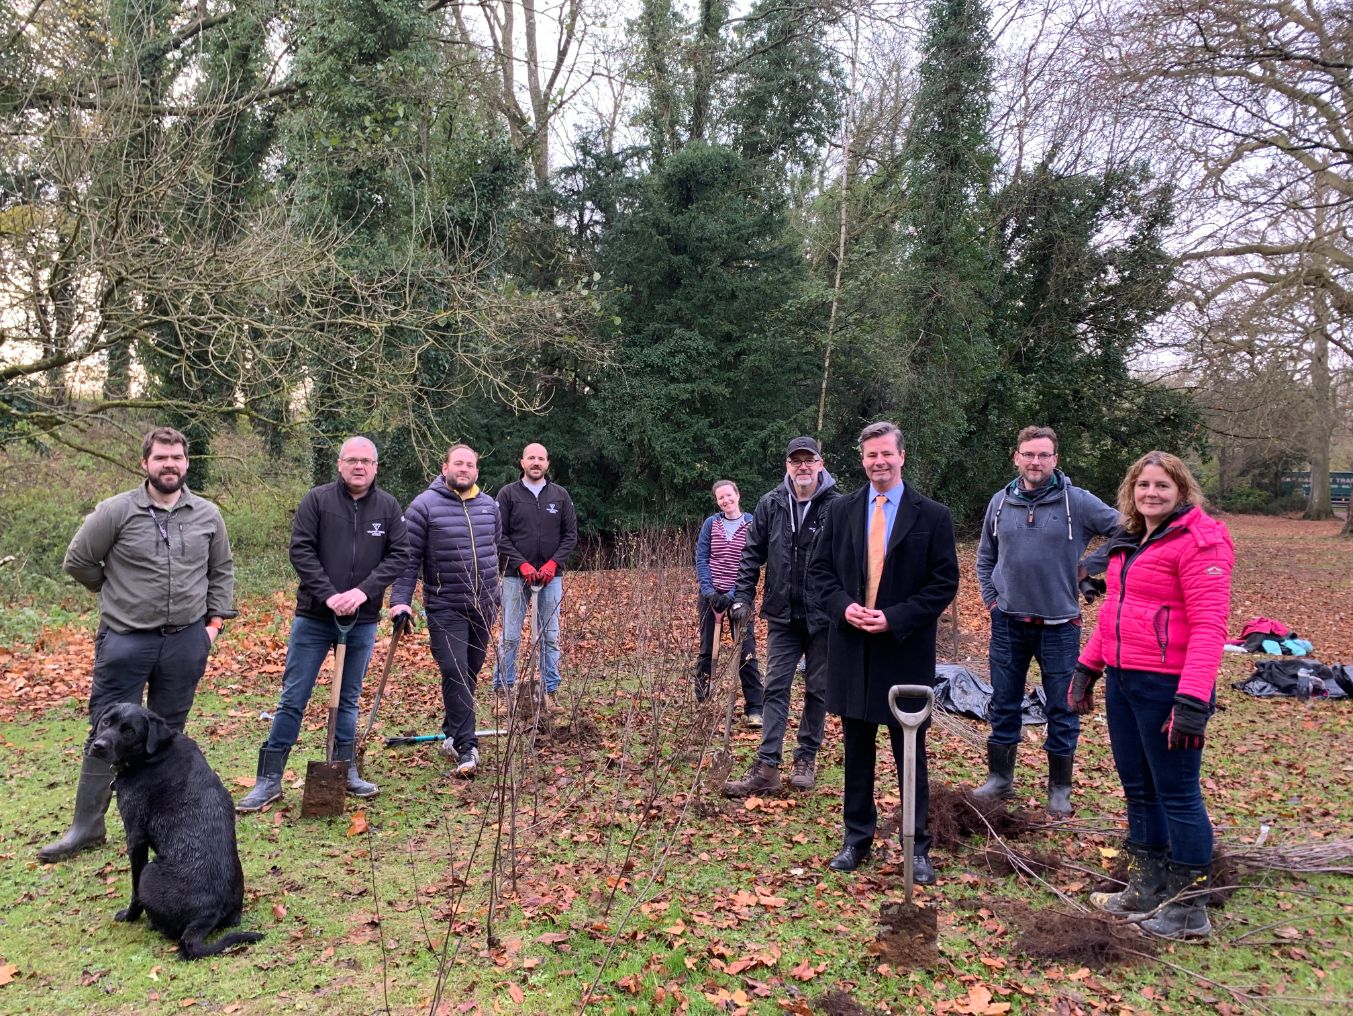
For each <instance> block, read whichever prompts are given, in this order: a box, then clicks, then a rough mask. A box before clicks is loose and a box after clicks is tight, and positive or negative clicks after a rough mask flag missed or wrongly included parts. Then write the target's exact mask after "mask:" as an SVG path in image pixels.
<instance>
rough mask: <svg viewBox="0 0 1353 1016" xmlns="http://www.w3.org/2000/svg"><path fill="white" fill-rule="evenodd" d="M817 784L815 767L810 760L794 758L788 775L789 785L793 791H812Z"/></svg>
mask: <svg viewBox="0 0 1353 1016" xmlns="http://www.w3.org/2000/svg"><path fill="white" fill-rule="evenodd" d="M816 783H817V767H816V766H815V765H813V763H812V761H811V760H810V759H806V758H796V759H795V760H794V769H793V771H792V772H791V773H790V774H789V785H790V786H791V787H793V788H794V789H795V790H812V789H813V785H814V784H816Z"/></svg>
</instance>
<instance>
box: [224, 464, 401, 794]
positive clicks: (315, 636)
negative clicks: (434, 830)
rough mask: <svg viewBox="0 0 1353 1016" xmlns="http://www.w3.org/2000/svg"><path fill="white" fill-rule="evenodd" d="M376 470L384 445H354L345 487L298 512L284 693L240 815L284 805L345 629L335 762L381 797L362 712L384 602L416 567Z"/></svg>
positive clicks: (322, 490)
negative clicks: (312, 707)
mask: <svg viewBox="0 0 1353 1016" xmlns="http://www.w3.org/2000/svg"><path fill="white" fill-rule="evenodd" d="M376 469H377V454H376V446H375V445H374V444H372V443H371V441H369V440H367V439H366V438H364V437H350V438H348V439H347V440H346V441H344V442H343V447H342V448H341V449H340V450H339V452H338V479H337V480H336V481H335V482H333V483H323V484H320V485H319V486H318V487H312V488H311V489H310V490H309V491H308V492H307V493H306V495H305V497H303V498H301V504H300V507H299V508H297V509H296V519H295V521H294V522H293V523H292V527H291V565H292V567H293V568H295V569H296V575H297V576H298V578H299V579H300V583H299V585H297V587H296V617H295V619H294V620H293V621H292V622H291V637H290V638H289V639H288V641H287V662H286V667H285V669H284V670H283V671H282V694H281V697H280V698H279V699H278V702H277V710H276V712H274V713H273V718H272V729H271V730H270V731H269V732H268V739H267V741H265V742H264V743H263V747H262V748H260V749H259V752H258V771H257V776H256V777H255V780H254V787H253V789H252V790H250V791H249V793H248V794H246V795H245V796H244V797H243V798H241V799H240V800H239V801H238V802H237V803H236V805H235V810H236V811H239V812H251V811H258V810H259V809H260V808H262V807H263V806H264V805H267V804H270V803H271V802H273V801H276V800H277V799H278V798H279V797H281V796H282V774H283V772H284V771H285V770H286V765H287V757H288V756H289V755H290V754H291V748H292V746H293V745H294V744H295V743H296V739H297V738H298V737H299V736H300V732H301V718H302V717H303V716H304V715H305V707H306V704H307V703H308V702H309V701H310V695H311V693H312V692H313V691H314V690H315V680H316V678H317V677H318V676H319V672H320V668H321V667H322V666H323V665H324V661H325V659H327V658H328V656H329V652H330V651H331V650H332V649H333V647H334V646H335V644H337V642H338V640H339V637H340V633H339V629H338V625H339V624H340V623H342V624H344V625H348V624H351V625H352V629H351V630H350V631H349V632H348V633H347V652H346V656H345V657H344V661H343V687H342V691H341V692H340V694H339V700H338V724H337V728H336V730H335V733H334V758H335V759H339V760H343V761H346V762H347V763H348V774H347V791H348V793H349V794H351V795H352V796H354V797H374V796H375V795H376V794H377V793H379V792H380V788H378V787H377V786H376V784H374V783H370V782H368V781H366V780H364V779H362V777H361V774H360V773H359V772H358V771H357V763H356V758H355V755H356V742H357V704H358V700H359V699H360V698H361V696H362V681H363V680H364V679H365V677H366V668H367V664H368V663H370V662H371V651H372V649H373V648H374V647H375V644H376V622H377V621H378V620H380V615H381V600H382V599H383V598H384V596H385V590H386V588H387V587H388V586H389V585H390V584H391V583H392V582H394V581H395V579H397V578H399V576H400V575H402V574H403V573H404V570H405V568H406V567H407V565H408V561H409V540H408V535H407V533H406V532H405V529H404V514H403V512H402V511H401V510H400V507H399V502H398V501H396V500H395V499H394V497H393V496H391V495H390V494H388V493H386V492H385V491H383V490H381V489H380V488H379V487H377V486H376Z"/></svg>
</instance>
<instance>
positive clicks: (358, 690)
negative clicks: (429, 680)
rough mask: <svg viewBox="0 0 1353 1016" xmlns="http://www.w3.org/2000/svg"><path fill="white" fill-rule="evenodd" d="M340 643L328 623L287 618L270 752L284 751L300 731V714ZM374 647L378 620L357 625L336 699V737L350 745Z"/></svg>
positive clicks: (350, 635)
mask: <svg viewBox="0 0 1353 1016" xmlns="http://www.w3.org/2000/svg"><path fill="white" fill-rule="evenodd" d="M336 645H338V627H337V626H336V625H335V624H334V622H332V621H317V620H315V619H314V618H313V617H297V618H296V620H294V621H292V622H291V637H290V638H289V639H288V640H287V665H286V668H285V669H284V670H283V671H282V696H281V698H279V699H278V701H277V711H276V712H275V713H273V717H272V730H270V731H269V732H268V743H267V744H266V745H265V747H266V748H267V749H268V750H269V751H287V750H288V749H290V748H291V746H292V745H293V744H295V743H296V739H297V738H298V737H299V736H300V734H301V717H303V716H304V715H305V707H306V705H307V704H309V702H310V695H311V693H312V692H314V690H315V679H316V678H318V677H319V672H320V668H321V667H323V666H324V661H325V660H326V659H328V657H329V652H330V651H331V650H332V649H333V648H334V646H336ZM375 645H376V622H375V621H368V622H366V623H365V624H359V625H355V626H354V627H353V629H352V631H350V632H348V648H347V655H346V656H345V657H344V658H343V688H342V690H341V691H340V692H339V698H338V724H337V726H336V727H335V729H334V741H335V742H342V743H344V744H350V743H352V742H353V741H356V740H357V702H358V700H359V699H360V698H361V697H362V681H363V680H364V679H365V678H366V667H367V664H368V663H370V662H371V651H372V649H373V648H375Z"/></svg>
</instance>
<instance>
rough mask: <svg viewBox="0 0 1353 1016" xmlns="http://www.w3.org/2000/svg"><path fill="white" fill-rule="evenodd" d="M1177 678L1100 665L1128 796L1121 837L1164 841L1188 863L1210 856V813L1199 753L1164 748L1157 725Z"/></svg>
mask: <svg viewBox="0 0 1353 1016" xmlns="http://www.w3.org/2000/svg"><path fill="white" fill-rule="evenodd" d="M1178 688H1179V678H1178V676H1176V675H1171V674H1152V673H1148V672H1146V671H1141V670H1119V669H1118V668H1117V667H1106V668H1105V671H1104V711H1105V714H1106V715H1107V718H1108V721H1109V745H1110V747H1111V748H1112V749H1113V764H1114V766H1115V767H1116V768H1117V770H1118V780H1119V782H1120V783H1122V784H1123V796H1124V797H1125V798H1126V799H1127V819H1128V839H1129V840H1131V841H1132V842H1133V843H1137V844H1140V845H1141V846H1144V847H1163V846H1165V845H1167V844H1168V845H1169V847H1170V859H1171V860H1173V861H1175V862H1177V863H1178V864H1186V865H1188V866H1189V867H1192V868H1203V867H1206V866H1207V865H1209V864H1211V863H1212V820H1211V819H1210V818H1208V815H1207V806H1206V805H1205V804H1203V789H1202V786H1201V785H1200V782H1199V777H1200V776H1201V773H1202V767H1203V752H1202V749H1201V748H1199V749H1197V750H1192V751H1171V750H1170V748H1169V742H1168V741H1167V740H1166V737H1165V734H1164V733H1163V732H1162V731H1161V729H1160V728H1161V727H1163V726H1165V722H1166V721H1167V720H1168V719H1169V718H1170V711H1171V710H1172V709H1173V708H1174V696H1175V692H1176V690H1178Z"/></svg>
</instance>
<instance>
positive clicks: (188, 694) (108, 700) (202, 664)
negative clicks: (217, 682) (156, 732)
mask: <svg viewBox="0 0 1353 1016" xmlns="http://www.w3.org/2000/svg"><path fill="white" fill-rule="evenodd" d="M210 649H211V639H210V638H208V637H207V629H206V627H205V624H204V622H202V621H198V622H197V623H195V624H190V625H188V627H186V628H184V629H183V630H182V631H177V632H174V634H172V635H161V634H160V633H159V632H157V631H156V632H140V631H138V632H128V633H126V634H123V633H121V632H115V631H113V630H112V629H111V628H108V627H106V626H104V625H99V630H98V634H96V635H95V636H94V683H93V688H92V689H91V690H90V693H89V721H90V723H91V724H92V723H93V722H94V719H95V718H96V717H97V716H98V715H99V713H100V712H102V711H103V709H104V708H105V707H107V706H110V705H113V704H114V703H116V702H129V703H131V704H132V705H140V704H141V695H142V693H143V692H144V693H145V696H146V708H147V709H149V710H150V711H151V712H152V713H157V714H158V715H159V716H160V717H161V718H162V719H163V720H164V721H165V722H166V723H168V724H169V726H170V727H172V728H173V729H174V730H175V731H176V732H178V733H183V726H184V724H185V723H187V722H188V712H189V711H190V710H191V709H192V707H193V698H194V696H196V694H197V684H198V682H199V681H201V680H202V674H203V672H204V671H205V670H206V669H207V652H208V650H210Z"/></svg>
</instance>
